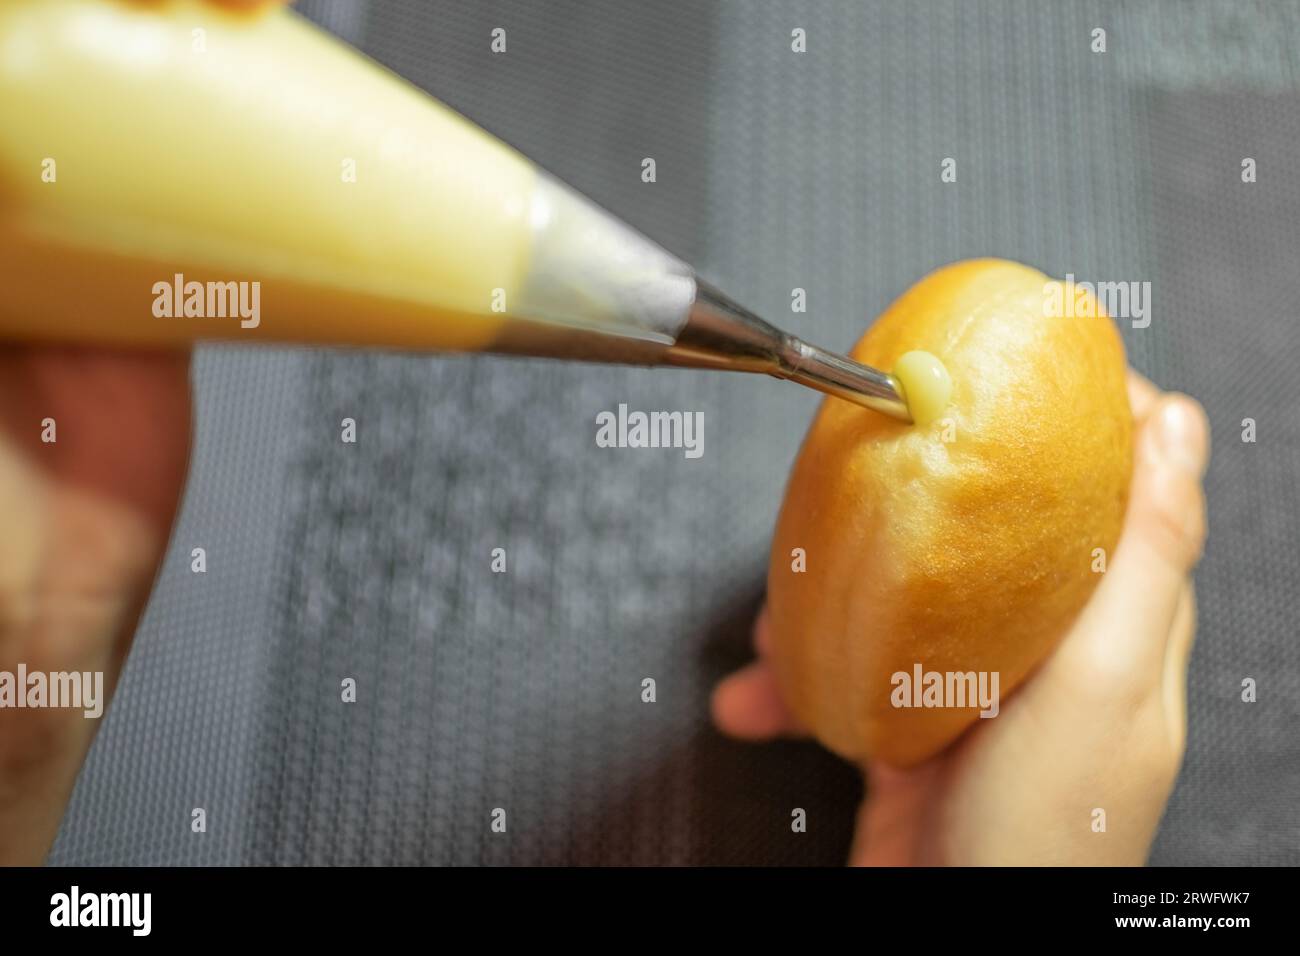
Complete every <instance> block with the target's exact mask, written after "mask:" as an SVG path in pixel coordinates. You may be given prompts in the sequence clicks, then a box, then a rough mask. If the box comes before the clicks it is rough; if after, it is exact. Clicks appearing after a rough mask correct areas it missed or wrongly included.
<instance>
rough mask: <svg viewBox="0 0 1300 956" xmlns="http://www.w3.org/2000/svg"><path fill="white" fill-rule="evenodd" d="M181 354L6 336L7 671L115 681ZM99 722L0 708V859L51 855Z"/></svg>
mask: <svg viewBox="0 0 1300 956" xmlns="http://www.w3.org/2000/svg"><path fill="white" fill-rule="evenodd" d="M225 5H227V6H232V7H241V8H248V7H252V6H257V5H258V4H255V3H250V2H247V0H242V2H241V0H226V3H225ZM0 294H3V293H0ZM189 364H190V356H189V351H188V350H183V351H175V352H113V351H108V350H95V349H75V348H62V347H44V346H10V345H5V346H0V527H3V528H4V529H5V530H4V533H3V534H0V671H9V672H10V673H16V672H17V668H18V665H19V664H20V663H21V664H23V665H25V667H26V669H27V670H28V671H29V672H31V671H45V672H54V671H82V672H85V671H102V672H103V673H104V684H103V694H104V696H105V698H108V697H111V695H112V692H113V688H114V685H115V684H116V682H117V677H118V674H119V673H120V671H121V668H122V663H123V661H124V660H125V658H126V654H127V651H128V650H129V649H130V645H131V639H132V637H133V636H134V634H135V628H136V624H137V621H138V618H139V615H140V612H141V611H142V610H143V608H144V604H145V601H146V599H147V598H148V594H149V589H150V587H151V586H152V584H153V580H154V576H155V575H156V573H157V569H158V565H159V562H160V561H161V560H162V556H163V550H164V548H165V547H166V545H167V539H168V537H169V535H170V532H171V524H172V520H173V517H174V516H175V513H176V507H177V504H178V502H179V500H180V496H181V489H182V488H183V486H184V483H185V475H186V469H187V465H188V459H189V448H190V426H191V422H190V382H189ZM46 419H50V420H52V421H53V429H54V432H53V437H55V438H56V439H57V440H56V441H53V442H49V441H44V440H43V434H44V436H45V437H49V433H48V427H49V426H44V425H43V424H42V423H43V422H44V421H45V420H46ZM107 703H108V700H107V699H104V700H100V701H98V702H97V703H96V707H97V708H98V709H100V710H102V709H103V708H104V707H106V705H107ZM99 723H100V721H99V720H98V719H90V718H87V717H86V716H84V714H83V711H80V710H68V709H52V708H50V709H10V708H5V709H0V865H6V864H8V865H13V864H26V865H35V864H38V863H40V862H41V861H42V860H44V858H45V855H46V854H47V853H48V852H49V849H50V846H51V844H52V843H53V842H54V837H55V834H56V833H57V831H58V827H59V821H60V820H61V819H62V818H63V813H64V809H65V808H66V806H67V802H68V799H69V797H70V796H71V794H72V787H73V784H74V782H75V781H76V778H77V774H78V772H79V771H80V770H81V764H82V761H83V760H84V759H85V756H86V752H87V750H88V749H89V748H90V744H91V741H92V740H93V739H94V736H95V732H96V731H97V730H98V729H99Z"/></svg>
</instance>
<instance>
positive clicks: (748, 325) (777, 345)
mask: <svg viewBox="0 0 1300 956" xmlns="http://www.w3.org/2000/svg"><path fill="white" fill-rule="evenodd" d="M665 360H666V361H668V362H670V363H672V364H676V365H686V366H692V367H695V368H720V369H732V370H735V371H739V372H765V373H767V374H768V375H775V376H776V377H778V378H784V379H787V380H789V381H792V382H798V383H799V384H800V385H807V386H808V387H809V388H815V389H817V390H818V391H819V392H825V393H826V394H827V395H833V396H835V397H836V398H842V399H844V400H845V401H848V402H853V403H854V404H855V405H861V406H862V407H864V408H870V409H872V410H873V411H877V412H880V413H882V414H885V415H889V416H891V417H893V418H897V419H899V420H900V421H904V422H910V421H911V420H912V414H911V412H909V411H908V409H907V400H906V397H905V395H904V393H903V386H902V385H901V384H899V382H898V379H896V378H894V376H892V375H888V374H886V373H885V372H882V371H880V370H879V369H874V368H871V367H870V366H869V365H863V364H861V363H860V362H855V361H853V360H852V359H850V358H846V357H845V356H843V355H839V354H837V353H835V352H828V351H826V350H825V349H820V348H818V347H817V346H815V345H809V344H808V343H807V342H804V341H803V340H802V339H798V338H795V337H794V336H793V335H790V334H789V333H787V332H783V331H781V330H780V329H778V328H777V327H776V326H774V325H771V324H770V323H768V322H765V321H763V320H762V319H760V318H759V317H758V316H757V315H755V314H754V313H752V312H750V311H749V310H748V309H746V308H744V307H743V306H741V305H738V304H737V303H736V302H734V301H732V300H731V299H729V298H727V296H725V295H723V294H722V293H721V292H719V291H718V290H717V289H715V288H713V287H712V286H710V285H708V284H707V283H705V282H700V281H698V280H697V282H696V296H695V301H694V302H693V303H692V305H691V310H690V314H689V315H688V317H687V320H686V324H685V325H684V326H683V327H682V329H681V331H680V333H679V334H678V337H677V340H676V341H675V342H674V343H673V345H672V346H671V347H670V348H669V349H668V350H667V352H666V353H665Z"/></svg>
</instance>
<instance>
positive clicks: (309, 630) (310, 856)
mask: <svg viewBox="0 0 1300 956" xmlns="http://www.w3.org/2000/svg"><path fill="white" fill-rule="evenodd" d="M302 9H303V11H304V12H305V13H306V14H307V15H309V16H311V17H312V18H314V19H316V20H318V21H319V22H321V23H323V24H324V25H325V26H327V27H328V28H330V29H333V30H335V31H336V32H338V33H340V34H341V35H343V36H344V37H345V38H347V39H348V40H350V41H352V42H355V43H357V44H358V45H359V46H360V47H361V48H362V49H364V50H365V51H367V52H368V53H370V54H371V55H372V56H374V57H376V58H377V59H379V60H380V61H381V62H383V63H385V64H387V65H389V66H390V67H392V68H393V69H395V70H396V71H398V72H399V73H401V74H402V75H404V76H406V77H407V78H409V79H410V80H412V81H413V82H415V83H417V84H418V85H421V86H423V87H425V88H426V89H429V90H430V91H432V92H434V93H435V94H436V95H438V96H440V97H442V98H443V99H445V100H446V101H447V102H449V103H451V104H452V105H454V106H456V107H457V108H458V109H461V110H462V111H464V112H465V113H467V114H468V115H470V116H471V117H472V118H474V119H475V120H477V121H479V122H480V123H482V124H484V125H486V126H487V127H488V128H489V129H491V130H493V131H494V132H496V133H498V134H499V135H502V136H504V137H505V138H507V139H508V140H510V141H511V142H513V143H514V144H516V145H518V146H519V147H521V148H522V149H524V150H525V151H526V152H528V153H530V154H531V155H532V156H534V157H535V158H536V159H538V160H539V161H541V162H542V163H543V164H544V165H546V166H548V167H549V168H551V169H552V170H554V171H555V172H556V173H558V174H559V175H561V176H562V177H563V178H565V179H568V180H569V181H571V182H572V183H574V184H575V185H577V186H578V187H580V188H582V189H584V190H585V191H587V192H589V193H591V194H592V195H593V196H594V197H595V198H597V199H598V200H600V201H601V202H603V203H604V204H606V205H608V206H609V207H611V208H612V209H614V210H615V211H617V212H619V213H620V214H622V215H624V216H625V217H627V218H628V219H630V220H631V221H633V222H635V223H637V224H638V225H640V226H641V227H642V228H643V229H645V230H646V231H647V232H649V233H650V234H651V235H652V236H654V237H655V238H657V239H658V240H660V241H661V242H663V243H665V244H666V245H668V246H669V247H670V248H672V249H673V250H674V251H676V252H678V253H679V254H681V255H683V256H684V257H687V258H689V259H691V260H692V261H693V262H695V263H696V264H697V265H698V266H699V267H700V268H701V270H702V271H703V272H704V273H705V274H706V275H707V276H709V277H710V278H712V279H714V280H715V281H717V282H718V283H719V284H721V285H722V286H724V287H725V288H727V289H728V290H729V291H731V292H733V293H734V294H735V295H736V296H737V297H738V298H740V299H741V300H742V301H745V302H746V303H748V304H750V305H751V306H753V307H754V308H756V309H757V310H759V311H762V312H766V313H770V314H771V315H772V316H774V317H778V318H779V317H781V316H786V317H787V319H786V321H787V322H789V324H792V325H794V326H795V327H797V328H798V329H799V330H800V331H803V332H806V333H808V337H809V338H810V339H812V340H814V341H817V342H821V343H825V344H827V345H830V346H835V347H847V346H848V345H849V344H850V343H851V342H852V341H853V340H854V339H855V338H856V337H857V336H858V335H859V334H860V332H861V330H862V329H863V328H864V327H865V325H866V324H867V323H868V322H869V320H870V317H871V316H873V315H875V314H877V313H878V312H879V311H880V309H881V308H882V307H883V306H885V305H886V304H887V303H888V302H889V301H890V300H891V299H892V298H893V297H894V296H896V295H897V294H898V293H899V292H901V291H902V290H903V289H905V288H906V287H907V286H908V285H910V284H911V283H912V282H913V281H915V280H916V279H917V278H918V277H919V276H921V275H922V274H924V273H925V272H927V271H929V270H930V269H932V268H934V267H936V266H938V265H940V264H942V263H944V262H947V261H950V260H953V259H958V258H964V257H969V256H975V255H998V256H1004V257H1008V258H1015V259H1022V260H1024V261H1027V262H1029V263H1032V264H1034V265H1036V266H1038V267H1040V268H1042V269H1044V270H1045V271H1047V272H1049V273H1054V274H1057V275H1064V274H1065V273H1073V274H1074V275H1076V276H1077V277H1079V278H1093V279H1105V280H1134V281H1150V282H1151V283H1152V288H1153V296H1154V298H1153V316H1152V324H1151V326H1150V328H1149V329H1146V330H1142V331H1135V330H1131V329H1129V330H1127V331H1126V333H1125V336H1126V344H1127V346H1128V349H1129V354H1130V357H1131V360H1132V361H1133V363H1134V364H1135V365H1136V366H1138V367H1139V368H1140V369H1142V370H1143V371H1145V372H1147V373H1148V374H1149V375H1151V376H1152V377H1153V378H1154V379H1155V380H1156V381H1157V382H1159V383H1160V384H1161V385H1163V386H1166V387H1173V388H1181V389H1184V390H1186V391H1188V392H1191V393H1192V394H1195V395H1197V396H1198V397H1200V398H1201V399H1202V401H1203V402H1204V403H1205V404H1206V406H1207V408H1208V410H1209V412H1210V416H1211V419H1212V422H1213V426H1214V428H1215V444H1216V447H1215V455H1214V460H1213V463H1212V467H1211V470H1210V474H1209V477H1208V489H1209V495H1210V516H1211V517H1210V539H1209V544H1208V547H1207V552H1206V556H1205V560H1204V562H1203V564H1202V566H1201V569H1200V570H1199V572H1198V574H1197V585H1198V592H1199V599H1200V614H1201V630H1200V635H1199V638H1198V643H1197V646H1196V651H1195V654H1194V657H1193V661H1192V675H1191V693H1190V699H1189V707H1190V713H1191V738H1190V748H1189V753H1188V759H1187V763H1186V767H1185V770H1184V773H1183V775H1182V778H1181V780H1180V783H1179V786H1178V789H1177V791H1176V792H1175V795H1174V798H1173V801H1172V803H1171V805H1170V809H1169V812H1168V815H1167V817H1166V820H1165V821H1164V824H1163V827H1162V829H1161V833H1160V836H1159V838H1158V841H1157V844H1156V848H1155V852H1154V855H1153V862H1156V863H1253V862H1291V863H1295V862H1298V861H1300V815H1298V812H1297V808H1296V803H1295V800H1294V795H1295V793H1296V792H1297V785H1298V784H1300V753H1298V752H1297V746H1298V745H1297V734H1296V731H1297V727H1300V721H1297V716H1298V715H1297V700H1298V699H1300V661H1297V651H1296V642H1295V638H1296V627H1297V620H1300V615H1298V614H1297V603H1298V599H1297V591H1298V590H1300V558H1297V550H1296V546H1295V541H1296V540H1298V539H1300V502H1298V501H1297V492H1296V474H1297V466H1300V461H1298V460H1297V459H1298V458H1300V440H1298V436H1297V427H1298V426H1297V417H1298V416H1300V400H1298V396H1300V390H1298V389H1297V387H1296V385H1295V381H1294V375H1295V373H1294V370H1295V368H1296V360H1297V358H1300V356H1297V344H1298V343H1300V329H1298V328H1297V319H1296V314H1295V309H1294V304H1295V303H1296V302H1297V301H1300V270H1297V269H1296V268H1295V263H1296V256H1297V249H1300V242H1298V240H1300V235H1297V232H1298V230H1300V225H1298V224H1300V215H1298V214H1300V186H1298V185H1297V183H1296V181H1295V179H1294V177H1293V176H1292V175H1290V173H1289V169H1290V168H1291V167H1292V166H1293V165H1294V162H1293V159H1294V157H1293V156H1292V155H1291V152H1292V151H1293V150H1294V146H1295V143H1296V142H1297V133H1300V99H1297V78H1300V14H1297V9H1296V8H1295V7H1294V6H1288V5H1283V4H1276V5H1271V6H1265V5H1261V6H1258V7H1256V6H1251V7H1243V6H1242V5H1240V4H1237V3H1234V2H1231V0H1227V2H1224V3H1220V4H1203V3H1191V4H1183V3H1174V2H1169V3H1152V4H1147V5H1143V6H1132V5H1127V4H1124V5H1111V4H1086V3H1083V4H1069V5H1065V4H1060V5H1055V4H1051V5H1049V4H1039V3H1029V2H1023V3H1014V2H1005V3H958V2H949V3H914V4H883V3H882V4H875V3H858V2H851V0H835V2H832V0H823V2H816V3H796V2H787V3H774V2H773V3H741V2H738V0H736V2H726V3H718V4H698V3H689V2H686V0H661V2H658V3H653V4H650V3H643V2H640V0H624V2H605V3H602V4H587V3H576V2H571V3H570V2H564V3H535V2H529V0H509V2H507V0H500V2H496V3H482V4H479V3H475V4H467V3H452V2H416V0H411V2H385V3H371V4H365V3H346V2H342V0H337V2H315V3H308V4H303V5H302ZM496 26H502V27H504V28H505V29H506V30H507V37H508V53H507V54H506V55H504V56H493V55H491V54H490V52H489V49H488V40H489V32H490V30H491V29H492V28H493V27H496ZM1097 26H1100V27H1103V28H1105V29H1107V31H1108V49H1107V52H1106V53H1104V54H1095V53H1092V52H1090V50H1089V39H1090V31H1091V30H1092V28H1094V27H1097ZM794 27H803V28H805V29H806V30H807V35H808V52H807V53H806V54H803V55H798V56H796V55H793V54H791V52H790V46H789V43H790V40H789V38H790V30H791V29H792V28H794ZM645 156H653V157H655V158H656V161H657V168H658V182H657V183H655V184H653V185H649V184H643V183H642V182H641V181H640V178H639V173H640V161H641V159H642V157H645ZM1243 156H1252V157H1255V158H1256V159H1257V161H1258V168H1259V180H1258V182H1257V183H1255V184H1253V185H1250V186H1246V185H1244V184H1242V183H1241V182H1240V177H1239V172H1238V171H1239V164H1240V161H1241V158H1242V157H1243ZM945 157H953V158H955V159H956V160H957V164H958V166H957V168H958V182H957V183H955V184H950V185H944V184H941V183H940V181H939V175H938V172H939V163H940V161H941V160H942V159H943V158H945ZM794 287H802V288H804V289H806V290H807V296H808V303H809V311H808V313H807V314H806V315H800V316H790V313H789V302H790V290H791V289H792V288H794ZM195 380H196V388H197V392H198V416H199V432H198V438H197V445H196V454H195V460H194V472H193V475H192V478H191V483H190V489H189V493H188V496H187V499H186V503H185V509H184V512H183V514H182V517H181V520H180V522H179V524H178V528H177V531H176V535H175V537H174V540H173V544H172V553H171V557H170V559H169V562H168V565H167V567H166V569H165V571H164V574H163V576H162V579H161V581H160V583H159V586H158V588H157V590H156V592H155V595H154V598H153V601H152V603H151V606H150V609H149V612H148V614H147V616H146V618H145V620H144V622H143V624H142V626H141V630H140V633H139V636H138V639H137V645H136V648H135V651H134V652H133V655H132V657H131V659H130V662H129V664H128V667H127V670H126V673H125V677H124V680H123V682H122V685H121V688H120V691H119V695H118V698H117V700H116V702H115V703H114V705H113V709H112V711H111V713H110V716H109V717H108V718H107V719H106V721H105V726H104V727H103V729H102V731H101V733H100V736H99V739H98V740H97V742H96V744H95V747H94V750H93V752H92V754H91V758H90V760H89V762H88V764H87V767H86V769H85V771H84V772H83V774H82V777H81V780H80V782H79V784H78V788H77V791H76V794H75V796H74V799H73V803H72V806H71V808H70V810H69V813H68V816H67V818H66V820H65V823H64V827H63V830H62V833H61V835H60V838H59V842H58V844H57V845H56V848H55V851H54V854H53V856H52V862H56V863H128V864H129V863H149V864H152V863H193V864H203V863H239V862H247V863H458V864H460V863H480V862H486V863H836V862H839V861H841V860H842V859H843V858H844V855H845V853H846V851H847V845H848V839H849V834H850V827H851V823H852V814H853V810H854V806H855V803H856V801H857V799H858V797H859V795H860V787H859V784H858V782H857V779H856V776H855V774H854V773H853V772H852V771H851V770H849V769H848V768H847V767H845V766H843V765H841V764H840V763H839V762H838V761H836V760H835V759H833V758H831V757H829V756H828V755H826V754H825V753H823V752H822V751H820V750H819V749H818V748H816V747H815V746H814V745H811V744H782V745H776V746H770V747H747V746H743V745H739V744H734V743H730V742H727V741H724V740H722V739H721V738H719V737H718V736H717V735H716V734H715V733H714V732H713V731H712V730H711V729H710V728H709V725H708V719H707V693H708V689H709V687H710V686H711V684H712V682H713V681H714V680H715V679H716V678H717V677H718V676H719V675H720V674H722V673H724V672H725V671H726V670H728V669H730V668H732V667H734V666H736V665H738V664H739V663H741V662H743V661H744V660H745V659H746V657H747V654H748V651H747V641H748V637H747V632H748V625H749V619H750V617H751V616H752V613H753V611H754V608H755V607H756V605H757V603H758V602H759V601H760V600H761V591H762V578H763V569H764V566H765V562H766V549H767V545H768V540H769V536H770V531H771V525H772V522H773V520H774V517H775V514H776V509H777V506H778V504H779V501H780V495H781V488H782V484H783V482H784V479H785V475H786V472H787V469H788V466H789V463H790V461H791V459H792V457H793V455H794V452H795V449H796V448H797V445H798V442H799V440H800V438H801V436H802V434H803V431H804V429H805V427H806V425H807V423H808V421H809V418H810V416H811V414H812V411H813V409H814V407H815V404H816V398H815V396H813V395H811V394H805V393H804V392H802V391H801V390H799V389H797V388H795V387H794V386H790V385H786V384H783V383H778V382H775V381H772V380H768V379H757V378H755V379H749V378H741V377H727V376H723V375H708V374H701V373H684V372H676V371H646V370H628V369H609V368H603V369H602V368H591V367H571V366H565V365H561V364H549V363H545V362H540V361H519V360H503V359H495V358H435V357H418V356H389V355H374V354H369V355H367V354H340V353H328V352H295V351H283V352H274V353H266V354H253V353H250V352H243V351H237V350H231V349H217V348H209V349H204V350H202V353H201V355H200V356H199V359H198V362H197V366H196V375H195ZM620 402H626V403H627V404H628V405H629V406H630V407H632V408H644V409H689V410H698V411H703V412H704V417H705V422H706V427H705V433H704V448H705V452H704V455H703V457H702V458H700V459H698V460H694V461H688V460H686V459H685V458H684V457H682V456H681V455H680V454H675V453H668V452H640V453H636V452H621V453H611V452H609V451H607V450H601V449H598V448H596V447H595V445H594V441H593V434H594V424H593V423H594V417H595V414H596V413H597V412H598V411H600V410H603V409H610V408H614V407H616V406H617V404H618V403H620ZM345 416H350V417H353V418H355V419H356V420H357V422H358V428H359V440H358V442H357V444H356V445H355V446H345V445H343V444H341V443H340V442H339V441H338V431H337V429H338V422H339V420H340V419H341V418H343V417H345ZM1245 417H1251V418H1254V419H1255V420H1256V421H1257V423H1258V430H1259V440H1258V441H1257V442H1256V443H1254V444H1243V443H1241V442H1240V440H1239V432H1240V428H1241V426H1240V421H1241V419H1242V418H1245ZM196 545H203V546H204V547H206V548H207V550H208V553H209V572H208V573H207V574H206V575H204V576H197V575H192V574H190V573H189V571H188V567H187V559H186V555H188V553H189V549H190V548H191V547H194V546H196ZM495 547H503V548H505V549H506V550H507V554H508V555H509V558H508V560H509V562H510V564H509V572H508V574H506V575H493V574H491V573H489V572H488V571H487V567H488V561H489V558H490V553H491V551H492V549H493V548H495ZM345 676H351V677H354V678H356V679H357V681H358V685H359V688H360V690H359V700H358V702H357V703H356V704H355V705H349V706H346V707H345V706H343V705H341V704H340V702H339V696H338V687H339V681H340V680H341V679H342V678H343V677H345ZM1251 676H1253V677H1256V678H1257V679H1258V680H1259V681H1260V694H1259V696H1260V700H1259V703H1257V704H1255V705H1245V704H1242V703H1240V702H1239V696H1238V694H1239V690H1238V688H1239V685H1240V681H1241V679H1242V678H1243V677H1251ZM645 677H653V678H654V679H655V680H656V682H657V691H658V701H657V703H655V704H653V705H647V704H644V703H642V701H641V699H640V690H641V681H642V679H643V678H645ZM195 806H204V807H205V808H207V810H208V814H209V832H208V833H207V834H204V835H194V834H191V833H190V830H189V825H188V824H189V814H190V810H191V808H192V807H195ZM496 807H501V808H505V809H506V811H507V814H508V822H509V825H508V831H507V833H506V834H498V835H493V834H491V833H490V832H489V830H488V827H487V821H488V817H489V814H490V813H491V811H492V810H493V809H494V808H496ZM794 807H802V808H804V809H806V810H807V812H808V817H809V827H808V832H807V833H805V834H794V833H792V832H791V829H790V825H789V821H790V812H791V809H792V808H794Z"/></svg>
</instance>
